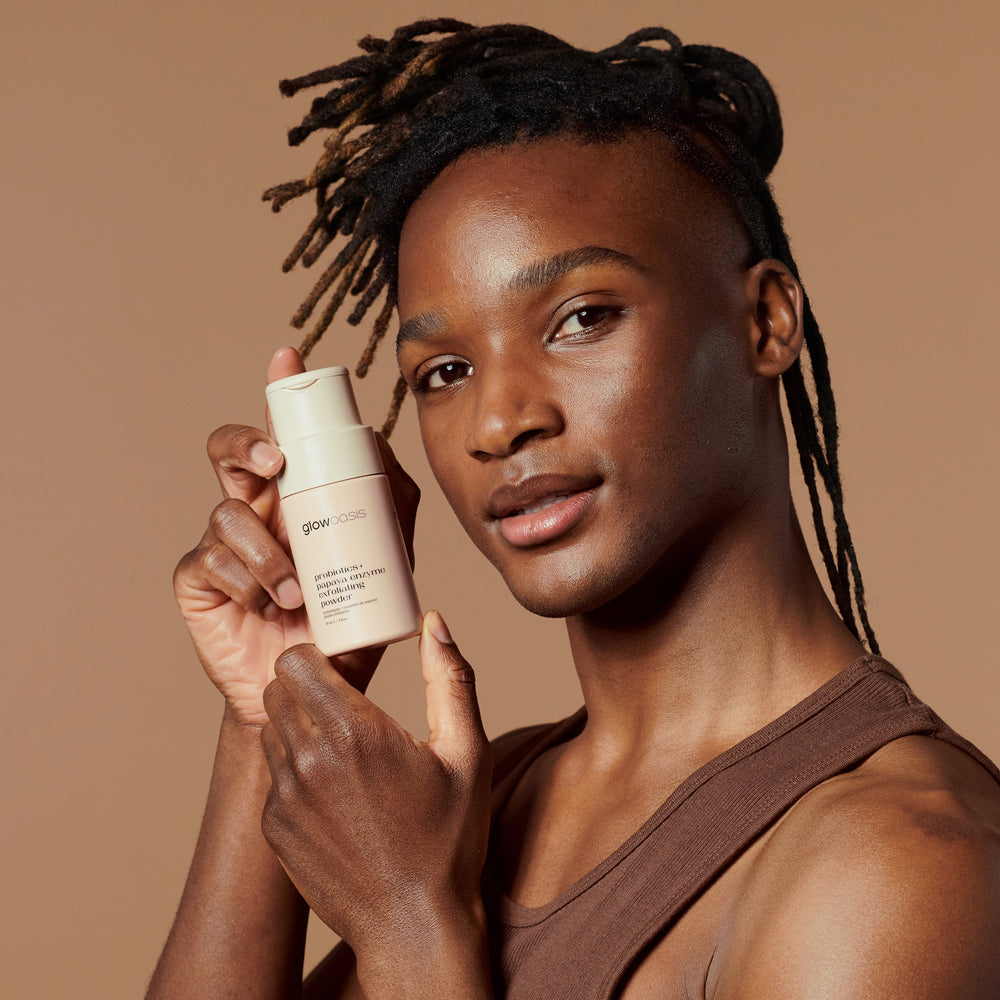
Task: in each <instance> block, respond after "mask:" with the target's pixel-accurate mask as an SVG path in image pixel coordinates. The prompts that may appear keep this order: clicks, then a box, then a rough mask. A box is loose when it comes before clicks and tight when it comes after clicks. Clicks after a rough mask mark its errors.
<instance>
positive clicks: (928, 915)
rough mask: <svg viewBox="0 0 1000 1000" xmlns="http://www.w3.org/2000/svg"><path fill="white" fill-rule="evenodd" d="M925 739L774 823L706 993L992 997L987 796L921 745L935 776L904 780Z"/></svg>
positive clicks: (999, 889)
mask: <svg viewBox="0 0 1000 1000" xmlns="http://www.w3.org/2000/svg"><path fill="white" fill-rule="evenodd" d="M918 739H919V738H918ZM899 742H900V744H903V743H906V742H907V741H899ZM928 742H929V741H924V744H923V745H917V750H918V753H917V757H916V758H911V759H909V760H908V759H907V751H906V749H905V748H903V747H900V746H897V747H895V748H890V749H889V751H888V752H886V751H884V752H883V753H884V754H886V757H885V758H884V763H886V764H887V765H891V766H888V767H885V768H883V767H882V763H881V762H880V763H877V764H876V766H875V772H876V773H875V775H874V776H873V775H871V774H866V773H865V772H864V771H862V772H861V773H860V774H858V775H844V776H843V777H842V778H841V779H838V780H837V781H836V782H830V783H828V787H822V788H820V789H817V790H816V793H818V794H812V795H811V796H809V797H807V798H806V799H804V800H803V801H802V802H801V803H800V804H799V805H798V806H796V807H794V808H793V809H792V810H791V811H790V813H789V814H788V815H787V816H786V818H785V819H784V820H783V821H782V822H781V823H780V824H779V826H778V828H777V829H776V831H775V832H774V834H773V835H772V837H771V840H770V842H769V843H768V844H767V845H766V846H765V848H764V850H763V851H762V853H761V856H760V858H759V859H758V861H757V862H756V863H755V866H754V871H753V873H752V876H751V881H750V892H749V893H748V895H747V897H746V898H745V899H744V901H743V902H741V904H740V906H739V910H738V912H737V913H736V919H735V920H734V921H733V923H732V927H731V929H730V931H729V932H728V934H727V935H726V937H725V940H724V941H723V942H722V943H721V946H720V948H719V950H718V952H717V953H716V956H715V959H714V960H713V970H712V971H711V972H710V975H709V985H710V986H714V989H711V990H710V991H709V995H710V996H712V997H714V1000H737V998H738V1000H764V998H766V1000H799V998H801V1000H806V998H809V1000H876V998H885V1000H890V998H891V1000H940V998H942V997H948V998H949V1000H995V998H996V997H998V996H1000V829H998V824H997V819H998V809H997V802H998V801H1000V791H998V790H997V789H996V785H995V783H993V787H992V789H991V788H990V787H989V785H990V783H991V782H992V779H991V778H989V777H988V776H987V775H986V773H985V771H982V770H981V769H979V767H978V765H976V764H974V763H973V762H972V761H971V760H969V759H968V758H965V759H964V760H959V759H958V757H956V756H955V755H957V754H958V751H954V750H953V749H952V748H949V747H943V748H941V749H940V751H938V750H933V751H931V753H932V756H936V757H938V758H942V755H943V758H950V759H947V760H946V761H945V763H946V770H949V771H950V773H951V778H950V779H949V780H948V781H945V782H944V783H938V782H935V781H934V780H925V778H924V777H923V776H920V777H916V778H914V777H913V775H914V774H915V773H916V772H915V771H914V770H913V767H914V765H917V764H923V765H925V766H927V767H930V768H933V766H934V762H933V761H930V760H926V759H921V758H925V757H926V755H927V752H928V751H927V746H926V744H927V743H928ZM912 746H914V745H913V744H911V747H912ZM976 772H978V774H977V773H976ZM713 981H714V982H713Z"/></svg>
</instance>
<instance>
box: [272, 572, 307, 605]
mask: <svg viewBox="0 0 1000 1000" xmlns="http://www.w3.org/2000/svg"><path fill="white" fill-rule="evenodd" d="M275 593H276V594H277V595H278V603H279V604H280V605H281V606H282V607H283V608H286V609H287V610H289V611H291V610H292V609H293V608H297V607H298V606H299V605H300V604H301V603H302V588H301V587H300V586H299V585H298V582H297V581H296V580H293V579H292V578H291V577H289V578H288V579H287V580H282V581H281V583H279V584H278V586H277V587H276V588H275Z"/></svg>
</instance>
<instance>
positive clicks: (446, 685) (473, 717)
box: [420, 611, 487, 765]
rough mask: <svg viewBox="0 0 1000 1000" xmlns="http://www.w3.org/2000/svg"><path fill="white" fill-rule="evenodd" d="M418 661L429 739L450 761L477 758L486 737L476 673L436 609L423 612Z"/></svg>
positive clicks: (467, 762) (469, 760)
mask: <svg viewBox="0 0 1000 1000" xmlns="http://www.w3.org/2000/svg"><path fill="white" fill-rule="evenodd" d="M420 664H421V668H422V670H423V674H424V680H425V681H426V682H427V725H428V728H429V729H430V736H429V743H430V744H431V746H432V747H433V748H434V750H435V752H436V753H437V754H438V756H440V757H441V758H442V759H444V760H447V761H448V762H449V763H451V764H454V765H467V764H469V763H471V762H474V761H478V758H479V756H480V754H482V753H483V752H484V750H485V748H486V747H487V740H486V733H485V732H484V731H483V722H482V718H481V717H480V714H479V702H478V700H477V699H476V678H475V674H474V672H473V670H472V667H470V666H469V664H468V663H467V662H466V660H465V658H464V657H463V656H462V654H461V653H460V652H459V651H458V647H457V646H456V645H455V643H454V640H453V639H452V638H451V633H450V632H449V631H448V626H447V625H445V623H444V619H443V618H442V617H441V615H440V614H438V612H437V611H429V612H428V613H427V614H426V615H425V616H424V627H423V631H422V632H421V634H420Z"/></svg>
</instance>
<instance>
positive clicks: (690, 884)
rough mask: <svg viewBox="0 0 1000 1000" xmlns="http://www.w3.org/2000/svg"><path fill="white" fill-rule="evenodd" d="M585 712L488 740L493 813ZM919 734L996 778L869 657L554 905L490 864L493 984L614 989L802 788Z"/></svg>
mask: <svg viewBox="0 0 1000 1000" xmlns="http://www.w3.org/2000/svg"><path fill="white" fill-rule="evenodd" d="M585 724H586V712H585V710H584V709H581V710H580V711H579V712H577V713H576V714H575V715H572V716H570V717H569V718H568V719H564V720H563V721H562V722H559V723H555V724H554V725H547V726H533V727H530V728H527V729H521V730H516V731H515V732H512V733H508V734H507V735H506V736H502V737H500V738H499V739H498V740H496V741H495V742H494V744H493V746H494V760H495V764H494V776H493V782H494V785H493V821H494V823H495V822H496V820H497V818H498V817H499V816H500V813H501V812H502V811H503V808H504V806H505V804H506V802H507V800H508V798H509V797H510V794H511V792H512V790H513V788H514V786H515V785H516V784H517V782H518V781H519V780H520V778H521V776H522V775H523V774H524V772H525V771H526V770H527V768H528V766H529V765H530V764H531V763H532V762H533V761H534V760H536V759H537V758H538V756H539V755H540V754H541V753H543V752H544V751H545V750H547V749H549V748H550V747H552V746H555V745H557V744H559V743H562V742H565V741H566V740H569V739H572V738H573V737H574V736H576V735H577V734H578V733H579V732H580V731H582V729H583V727H584V725H585ZM915 734H920V735H924V736H929V737H931V738H933V739H938V740H942V741H943V742H946V743H950V744H952V745H953V746H956V747H959V748H960V749H962V750H963V751H964V752H965V753H967V754H969V755H970V756H971V757H973V758H974V759H975V760H977V761H978V762H979V763H980V764H981V765H982V766H983V767H984V768H986V770H987V771H989V772H990V774H992V775H993V777H994V778H995V779H996V780H997V782H998V783H1000V770H998V769H997V768H996V766H995V765H994V764H993V763H992V762H991V761H990V760H988V759H987V758H986V757H985V756H984V755H983V754H982V753H981V752H980V751H979V750H977V749H976V748H975V747H974V746H973V745H972V744H971V743H969V742H968V741H967V740H965V739H963V738H962V737H961V736H959V735H958V734H957V733H955V732H954V731H953V730H951V729H950V728H949V727H948V726H947V725H945V723H944V722H942V720H941V719H940V718H938V716H937V715H935V714H934V712H932V711H931V709H930V708H928V707H927V706H926V705H924V704H923V703H922V702H921V701H920V700H919V699H917V698H916V696H915V695H914V694H913V693H912V691H911V690H910V688H909V687H908V686H907V684H906V682H905V681H904V680H903V677H902V675H901V674H900V673H899V672H898V671H897V670H896V669H895V668H894V667H893V666H892V665H891V664H889V663H888V662H887V661H885V660H883V659H881V658H880V657H877V656H863V657H861V658H860V659H858V660H855V661H854V662H853V663H851V664H850V665H849V666H848V667H846V668H845V669H844V670H842V671H841V672H840V673H839V674H837V675H836V676H835V677H833V678H831V680H829V681H828V682H827V683H826V684H824V685H823V686H822V687H821V688H819V689H818V690H817V691H815V692H814V693H813V694H811V695H810V696H809V697H807V698H806V699H805V700H804V701H801V702H800V703H799V704H798V705H796V706H795V707H794V708H792V709H790V710H789V711H788V712H786V713H785V714H784V715H782V716H780V717H779V718H777V719H775V720H774V721H773V722H771V723H769V724H768V725H767V726H765V727H764V728H763V729H761V730H759V731H758V732H756V733H754V734H753V735H751V736H748V737H747V738H746V739H745V740H743V741H742V742H740V743H738V744H736V746H734V747H731V748H730V749H729V750H726V751H725V752H724V753H722V754H720V755H719V756H718V757H716V758H714V759H713V760H711V761H709V762H708V763H707V764H705V765H704V766H702V767H701V768H699V769H698V770H697V771H695V773H694V774H692V775H691V776H690V777H689V778H687V780H685V781H684V782H682V783H681V784H680V785H679V786H678V787H677V788H676V789H675V790H674V791H673V792H672V793H671V794H670V796H669V797H668V798H667V800H666V801H665V802H664V803H663V805H661V806H660V808H659V809H657V810H656V812H655V813H653V815H652V816H650V818H649V819H648V820H647V821H646V822H645V823H643V824H642V826H641V827H639V829H638V830H636V832H635V833H634V834H632V836H631V837H629V838H628V840H626V841H625V843H624V844H622V845H621V847H619V848H618V850H616V851H615V852H614V853H613V854H612V855H611V856H610V857H608V858H606V859H605V860H604V861H603V862H601V864H599V865H598V866H597V867H596V868H595V869H594V870H593V871H591V872H590V873H588V874H587V875H585V876H584V877H583V878H582V879H580V880H579V881H578V882H576V883H575V884H574V885H572V886H571V887H570V888H569V889H567V890H566V891H565V892H564V893H562V894H561V895H559V896H558V897H557V898H556V899H554V900H552V901H551V902H550V903H548V904H547V905H545V906H540V907H526V906H522V905H520V904H518V903H515V902H514V901H513V900H511V899H509V898H508V897H507V896H506V895H505V894H504V893H503V892H502V891H501V890H500V889H499V887H498V886H497V884H496V882H495V880H494V879H493V878H492V876H491V874H490V872H489V867H488V866H487V869H486V871H485V873H484V880H483V881H484V891H483V897H484V901H485V903H486V909H487V914H488V918H489V925H490V941H491V948H492V949H493V955H492V960H493V961H492V965H493V969H494V976H495V978H496V980H497V981H496V984H495V985H496V993H497V996H498V997H505V998H507V1000H554V998H559V997H566V998H574V1000H606V998H611V997H614V996H617V995H618V993H619V991H620V989H621V988H622V987H623V986H624V984H625V983H626V982H627V980H628V977H629V975H630V973H631V971H632V970H633V968H634V967H635V965H636V964H637V962H638V961H639V960H640V959H641V958H642V957H643V956H644V955H645V954H646V953H647V952H648V951H649V950H650V949H651V947H652V946H653V945H654V944H655V943H656V942H657V941H659V940H660V939H661V938H662V937H663V936H664V935H665V934H666V933H667V932H668V931H669V930H670V928H671V926H672V925H673V924H674V923H675V921H676V920H677V919H678V917H679V916H680V915H681V914H682V913H683V911H684V910H685V909H686V908H687V907H688V906H689V905H690V904H691V903H692V902H693V901H694V900H695V899H697V898H698V896H699V895H700V894H701V893H702V892H703V891H704V890H705V889H706V888H707V887H708V886H709V885H710V884H711V883H712V881H713V880H714V879H715V878H716V877H717V876H718V875H719V874H720V873H721V872H722V871H724V870H725V869H726V868H727V867H728V866H729V865H730V864H731V863H732V862H733V861H734V860H735V859H736V858H737V857H738V856H739V855H740V854H741V853H742V852H743V851H744V850H745V849H746V848H747V847H748V846H749V845H750V844H751V843H752V842H753V841H754V840H755V839H756V838H757V837H758V836H759V835H760V834H761V833H762V832H763V831H764V830H765V829H766V828H767V827H768V826H769V825H770V824H771V823H772V822H774V820H776V819H777V818H778V817H780V816H781V815H782V814H783V813H784V812H785V811H786V810H787V809H789V808H790V806H791V805H792V804H793V803H794V802H795V801H796V800H797V799H799V798H800V797H801V796H802V795H804V794H805V793H806V792H807V791H809V790H810V789H811V788H814V787H815V786H816V785H818V784H820V782H822V781H825V780H826V779H827V778H831V777H833V776H834V775H836V774H839V773H841V772H843V771H846V770H848V769H850V768H852V767H855V766H856V765H858V764H860V763H861V762H863V761H864V760H865V759H866V758H868V757H869V756H871V754H873V753H874V752H875V751H876V750H878V749H880V748H881V747H883V746H885V745H886V744H887V743H890V742H891V741H892V740H895V739H899V738H900V737H902V736H912V735H915Z"/></svg>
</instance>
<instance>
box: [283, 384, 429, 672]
mask: <svg viewBox="0 0 1000 1000" xmlns="http://www.w3.org/2000/svg"><path fill="white" fill-rule="evenodd" d="M267 405H268V408H269V410H270V413H271V422H272V424H273V426H274V436H275V439H276V441H277V443H278V447H279V448H280V449H281V451H282V454H283V455H284V456H285V464H284V468H283V469H282V471H281V472H280V473H279V475H278V477H277V484H278V495H279V496H280V498H281V512H282V515H283V516H284V519H285V526H286V528H287V530H288V541H289V544H290V546H291V549H292V559H293V561H294V563H295V568H296V572H297V573H298V577H299V584H300V586H301V588H302V594H303V598H304V600H305V607H306V614H307V615H308V618H309V625H310V628H311V629H312V633H313V638H314V640H315V642H316V645H317V646H318V647H319V648H320V649H321V650H322V651H323V653H325V654H326V655H327V656H335V655H338V654H340V653H347V652H350V651H351V650H355V649H364V648H366V647H368V646H380V645H384V644H385V643H389V642H396V641H397V640H399V639H405V638H407V637H409V636H413V635H417V634H418V633H419V632H420V626H421V620H422V616H421V612H420V604H419V602H418V600H417V593H416V588H415V587H414V584H413V576H412V574H411V572H410V563H409V560H408V558H407V555H406V547H405V545H404V544H403V536H402V532H401V531H400V527H399V521H398V519H397V517H396V509H395V506H394V505H393V502H392V494H391V492H390V489H389V481H388V479H387V477H386V475H385V469H384V468H383V466H382V459H381V456H380V455H379V451H378V446H377V444H376V443H375V435H374V432H373V431H372V429H371V427H367V426H363V425H362V423H361V417H360V415H359V414H358V404H357V402H356V401H355V399H354V392H353V390H352V388H351V383H350V378H349V376H348V372H347V369H346V368H342V367H339V366H336V367H332V368H318V369H316V370H315V371H311V372H304V373H303V374H301V375H292V376H290V377H288V378H283V379H280V380H279V381H277V382H272V383H270V385H268V387H267Z"/></svg>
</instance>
